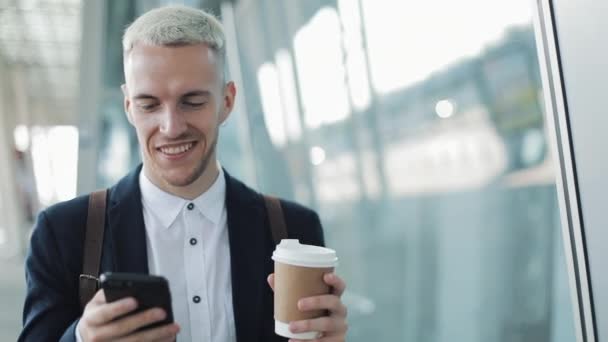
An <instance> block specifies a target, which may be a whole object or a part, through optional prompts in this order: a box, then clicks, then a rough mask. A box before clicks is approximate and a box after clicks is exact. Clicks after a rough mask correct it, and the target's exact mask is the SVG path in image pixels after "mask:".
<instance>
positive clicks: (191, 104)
mask: <svg viewBox="0 0 608 342" xmlns="http://www.w3.org/2000/svg"><path fill="white" fill-rule="evenodd" d="M206 103H207V102H195V101H184V102H183V104H184V105H186V106H188V107H193V108H198V107H202V106H204V105H205V104H206Z"/></svg>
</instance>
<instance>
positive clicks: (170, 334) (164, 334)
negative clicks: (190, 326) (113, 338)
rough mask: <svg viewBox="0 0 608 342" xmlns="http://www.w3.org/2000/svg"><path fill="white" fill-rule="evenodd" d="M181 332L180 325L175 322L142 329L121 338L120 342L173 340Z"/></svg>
mask: <svg viewBox="0 0 608 342" xmlns="http://www.w3.org/2000/svg"><path fill="white" fill-rule="evenodd" d="M178 332H179V326H178V325H177V324H175V323H171V324H167V325H163V326H162V327H158V328H154V329H149V330H145V331H140V332H138V333H135V334H131V335H129V336H127V337H124V338H121V339H119V340H117V341H119V342H135V341H165V340H170V341H171V340H173V339H175V337H176V336H177V333H178Z"/></svg>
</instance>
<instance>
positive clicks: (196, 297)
mask: <svg viewBox="0 0 608 342" xmlns="http://www.w3.org/2000/svg"><path fill="white" fill-rule="evenodd" d="M192 301H193V302H195V303H196V304H198V303H200V302H201V297H199V296H194V297H192Z"/></svg>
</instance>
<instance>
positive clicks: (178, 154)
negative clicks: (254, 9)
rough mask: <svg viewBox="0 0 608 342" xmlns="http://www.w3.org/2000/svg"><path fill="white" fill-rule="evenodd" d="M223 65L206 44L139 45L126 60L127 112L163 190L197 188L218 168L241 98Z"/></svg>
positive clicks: (148, 167)
mask: <svg viewBox="0 0 608 342" xmlns="http://www.w3.org/2000/svg"><path fill="white" fill-rule="evenodd" d="M219 63H222V62H221V61H220V60H219V59H218V57H217V55H216V54H215V52H214V51H213V50H211V49H209V48H208V47H207V46H206V45H203V44H199V45H191V46H180V47H167V46H149V45H136V46H135V47H134V48H133V49H132V50H131V52H130V53H129V55H128V56H127V57H126V58H125V79H126V84H125V85H124V86H123V92H124V95H125V110H126V112H127V116H128V119H129V122H130V123H131V124H132V125H133V126H134V127H135V130H136V132H137V138H138V140H139V144H140V148H141V151H142V156H143V160H144V169H145V170H146V175H147V176H148V177H149V178H150V179H151V180H152V181H153V182H155V183H157V185H160V186H167V185H168V186H170V187H185V186H188V185H191V184H192V183H194V182H195V181H196V180H197V179H199V178H200V177H201V175H203V174H204V172H205V171H206V170H207V169H208V166H209V165H210V164H211V163H215V146H216V143H217V138H218V131H219V129H218V128H219V125H220V124H221V123H222V122H224V120H226V118H227V117H228V115H229V114H230V111H231V109H232V106H233V103H234V96H235V88H234V84H232V83H228V84H226V85H224V80H223V77H222V74H221V65H219Z"/></svg>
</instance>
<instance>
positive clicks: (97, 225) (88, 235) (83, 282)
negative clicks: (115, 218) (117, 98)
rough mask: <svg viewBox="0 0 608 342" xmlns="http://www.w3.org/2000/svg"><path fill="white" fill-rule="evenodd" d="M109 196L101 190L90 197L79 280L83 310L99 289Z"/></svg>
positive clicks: (105, 191) (106, 191)
mask: <svg viewBox="0 0 608 342" xmlns="http://www.w3.org/2000/svg"><path fill="white" fill-rule="evenodd" d="M107 194H108V190H99V191H95V192H93V193H92V194H91V196H90V197H89V211H88V214H87V227H86V232H85V240H84V254H83V259H82V274H81V275H80V279H79V286H80V293H79V294H80V305H81V306H82V307H83V308H84V307H85V305H86V304H87V303H88V302H89V301H90V300H91V298H93V296H94V295H95V292H96V291H97V288H98V279H97V278H98V276H99V264H100V261H101V248H102V245H103V234H104V229H105V219H106V198H107Z"/></svg>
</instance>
